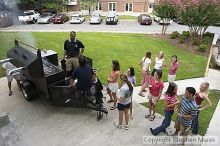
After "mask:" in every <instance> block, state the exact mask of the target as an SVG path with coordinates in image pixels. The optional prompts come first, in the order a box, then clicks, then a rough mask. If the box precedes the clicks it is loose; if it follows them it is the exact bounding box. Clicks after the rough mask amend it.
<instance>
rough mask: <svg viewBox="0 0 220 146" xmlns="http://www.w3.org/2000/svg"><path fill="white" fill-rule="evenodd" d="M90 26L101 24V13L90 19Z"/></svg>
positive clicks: (94, 14)
mask: <svg viewBox="0 0 220 146" xmlns="http://www.w3.org/2000/svg"><path fill="white" fill-rule="evenodd" d="M89 23H90V24H101V23H102V16H101V15H100V14H99V13H93V14H92V15H91V17H90V19H89Z"/></svg>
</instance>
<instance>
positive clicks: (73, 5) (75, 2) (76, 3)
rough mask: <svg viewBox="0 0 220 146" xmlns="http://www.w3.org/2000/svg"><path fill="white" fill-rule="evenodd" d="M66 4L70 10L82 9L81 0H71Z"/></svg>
mask: <svg viewBox="0 0 220 146" xmlns="http://www.w3.org/2000/svg"><path fill="white" fill-rule="evenodd" d="M66 6H67V9H68V11H80V0H69V2H67V4H66Z"/></svg>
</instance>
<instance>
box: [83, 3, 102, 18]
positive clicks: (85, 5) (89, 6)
mask: <svg viewBox="0 0 220 146" xmlns="http://www.w3.org/2000/svg"><path fill="white" fill-rule="evenodd" d="M98 2H99V0H81V4H80V6H81V9H84V10H89V15H90V12H91V8H92V7H93V6H95V5H96V4H97V3H98Z"/></svg>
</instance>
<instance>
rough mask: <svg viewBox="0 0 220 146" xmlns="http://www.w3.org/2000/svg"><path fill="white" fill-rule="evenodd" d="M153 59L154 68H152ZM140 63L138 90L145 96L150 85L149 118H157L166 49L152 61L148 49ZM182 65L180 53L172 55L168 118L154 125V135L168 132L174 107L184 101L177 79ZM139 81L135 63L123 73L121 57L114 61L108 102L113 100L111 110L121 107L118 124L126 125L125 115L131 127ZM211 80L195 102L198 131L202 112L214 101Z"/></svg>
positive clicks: (203, 87)
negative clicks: (209, 94) (121, 70)
mask: <svg viewBox="0 0 220 146" xmlns="http://www.w3.org/2000/svg"><path fill="white" fill-rule="evenodd" d="M151 63H152V64H153V66H154V68H153V70H152V71H151V68H150V66H151ZM140 65H141V67H142V81H141V90H140V92H139V93H138V95H139V96H141V97H145V94H144V92H146V89H148V92H147V98H148V99H149V112H148V113H147V114H146V115H145V118H149V120H150V121H153V120H154V119H155V113H156V107H157V103H158V101H159V100H160V98H161V95H162V91H163V88H164V84H163V81H162V80H161V77H162V73H163V67H166V63H165V59H164V52H163V51H160V52H159V54H158V56H157V57H156V58H155V60H154V61H151V52H146V54H145V56H144V57H143V58H142V59H141V62H140ZM178 67H179V63H178V61H177V56H176V55H173V56H172V57H171V62H170V65H169V72H168V77H167V80H168V82H169V86H168V89H167V90H166V92H165V93H164V97H165V100H164V102H165V107H164V116H165V118H164V120H163V122H162V124H161V125H160V126H158V127H156V128H154V129H152V128H151V129H150V131H151V133H152V134H153V135H157V134H159V133H160V132H166V128H167V127H169V126H170V122H171V117H172V115H173V113H174V108H175V107H176V105H178V104H179V103H180V101H179V100H178V98H177V97H178V96H177V90H178V87H177V85H176V84H175V83H174V81H175V79H176V72H177V69H178ZM119 78H120V79H121V81H122V86H121V88H120V90H119V92H118V79H119ZM135 85H136V78H135V71H134V68H133V67H129V68H128V70H127V73H125V74H121V73H120V64H119V62H118V61H117V60H113V61H112V71H111V73H110V75H109V77H108V85H107V93H108V95H109V97H110V99H109V100H108V101H107V102H108V103H110V102H113V106H111V108H110V109H111V110H114V109H116V107H117V109H118V111H119V122H117V123H114V125H115V127H117V128H122V124H123V117H125V129H126V130H128V122H129V111H130V117H131V118H133V116H132V93H133V88H134V86H135ZM208 91H209V83H207V82H204V83H202V84H201V85H200V90H199V91H198V92H197V93H196V95H195V103H196V104H197V107H198V112H197V116H196V117H195V118H194V120H193V124H192V132H193V134H198V127H199V122H198V115H199V112H200V111H202V110H203V109H206V108H208V107H210V106H211V105H212V103H211V101H210V100H209V98H208ZM204 100H206V101H207V105H205V106H202V101H204Z"/></svg>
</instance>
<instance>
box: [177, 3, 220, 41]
mask: <svg viewBox="0 0 220 146" xmlns="http://www.w3.org/2000/svg"><path fill="white" fill-rule="evenodd" d="M177 5H178V6H179V8H180V13H179V17H181V20H182V21H183V23H184V24H186V25H187V26H188V27H189V31H190V34H191V36H199V37H202V35H203V34H204V33H205V31H206V30H207V29H208V27H209V26H211V25H214V24H217V23H218V22H220V1H219V0H185V1H179V3H177Z"/></svg>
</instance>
